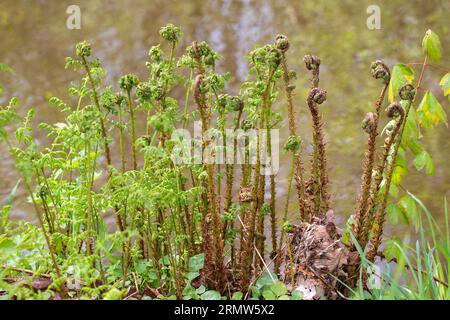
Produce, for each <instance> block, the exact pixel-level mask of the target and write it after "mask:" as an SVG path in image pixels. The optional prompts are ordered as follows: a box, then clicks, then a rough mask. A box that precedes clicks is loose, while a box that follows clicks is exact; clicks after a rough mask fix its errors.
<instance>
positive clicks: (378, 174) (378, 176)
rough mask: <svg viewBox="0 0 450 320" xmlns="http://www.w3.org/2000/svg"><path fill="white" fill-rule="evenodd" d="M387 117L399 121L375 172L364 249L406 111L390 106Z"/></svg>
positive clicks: (384, 146) (362, 241)
mask: <svg viewBox="0 0 450 320" xmlns="http://www.w3.org/2000/svg"><path fill="white" fill-rule="evenodd" d="M386 113H387V116H388V117H389V118H394V117H396V116H399V117H398V119H397V120H395V125H394V126H393V128H391V130H390V133H389V134H388V137H387V138H386V139H385V141H384V145H383V148H382V150H383V151H382V154H381V156H380V160H379V164H378V166H377V169H376V170H375V176H374V181H373V184H372V188H371V190H370V197H369V200H368V201H369V203H368V205H367V207H368V209H367V219H366V223H365V225H364V229H363V231H362V238H361V241H360V245H361V247H362V248H364V247H365V246H366V244H367V238H368V236H369V233H370V230H371V228H372V224H373V216H374V214H375V211H376V208H377V203H378V201H379V199H378V197H379V193H380V189H381V182H382V180H383V173H384V171H385V169H386V168H387V164H388V157H389V150H391V146H392V144H393V143H394V140H395V137H396V136H397V134H398V132H399V131H400V128H401V126H402V124H403V118H404V115H405V113H404V110H403V108H402V107H401V106H397V105H393V104H391V105H389V106H388V108H387V109H386Z"/></svg>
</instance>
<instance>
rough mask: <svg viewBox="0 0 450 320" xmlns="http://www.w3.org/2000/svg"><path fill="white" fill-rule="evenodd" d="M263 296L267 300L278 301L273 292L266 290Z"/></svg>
mask: <svg viewBox="0 0 450 320" xmlns="http://www.w3.org/2000/svg"><path fill="white" fill-rule="evenodd" d="M262 295H263V297H264V299H265V300H277V297H276V296H275V294H274V293H273V291H272V290H265V291H264V292H263V294H262Z"/></svg>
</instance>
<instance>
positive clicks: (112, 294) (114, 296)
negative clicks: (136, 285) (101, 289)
mask: <svg viewBox="0 0 450 320" xmlns="http://www.w3.org/2000/svg"><path fill="white" fill-rule="evenodd" d="M122 296H123V292H122V291H120V290H119V289H117V288H112V289H111V290H109V291H108V292H107V293H105V294H104V295H103V300H121V299H122Z"/></svg>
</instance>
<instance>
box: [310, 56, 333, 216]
mask: <svg viewBox="0 0 450 320" xmlns="http://www.w3.org/2000/svg"><path fill="white" fill-rule="evenodd" d="M303 61H304V63H305V66H306V69H308V70H310V71H311V73H312V77H311V88H312V89H315V88H318V87H319V74H320V63H321V61H320V58H319V57H317V56H313V55H305V56H304V57H303ZM317 120H320V119H316V120H315V119H314V118H313V126H315V127H316V128H317V129H316V130H321V128H320V127H322V126H323V124H322V123H321V121H320V122H318V123H314V121H316V122H317ZM313 138H314V136H313ZM318 141H319V140H318ZM328 184H329V178H328V172H327V163H326V156H325V143H324V142H323V139H322V142H321V143H320V148H317V150H314V152H313V157H312V159H311V178H310V181H309V183H308V186H309V190H308V193H309V194H310V199H309V201H308V207H309V211H310V212H311V215H317V214H319V213H320V214H325V213H326V212H327V211H328V210H329V208H330V196H329V194H328ZM311 188H312V190H311ZM311 194H312V197H311ZM316 195H319V196H316ZM311 198H312V199H311Z"/></svg>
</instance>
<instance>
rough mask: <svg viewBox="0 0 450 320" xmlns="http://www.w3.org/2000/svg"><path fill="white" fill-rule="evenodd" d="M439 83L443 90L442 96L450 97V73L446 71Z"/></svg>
mask: <svg viewBox="0 0 450 320" xmlns="http://www.w3.org/2000/svg"><path fill="white" fill-rule="evenodd" d="M439 84H440V85H441V87H442V90H443V91H444V96H448V98H449V99H450V73H446V74H445V76H443V77H442V79H441V81H439Z"/></svg>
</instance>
